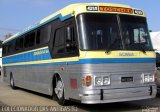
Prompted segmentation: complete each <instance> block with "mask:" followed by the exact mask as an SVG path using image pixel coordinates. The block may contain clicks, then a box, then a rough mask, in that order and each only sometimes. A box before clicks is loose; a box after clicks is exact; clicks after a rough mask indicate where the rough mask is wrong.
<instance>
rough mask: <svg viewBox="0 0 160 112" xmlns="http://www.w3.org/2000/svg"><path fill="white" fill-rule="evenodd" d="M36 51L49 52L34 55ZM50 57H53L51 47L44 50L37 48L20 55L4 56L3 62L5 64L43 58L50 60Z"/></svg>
mask: <svg viewBox="0 0 160 112" xmlns="http://www.w3.org/2000/svg"><path fill="white" fill-rule="evenodd" d="M35 52H47V53H44V54H40V55H34V53H35ZM49 59H51V55H50V53H49V49H48V48H45V49H42V50H36V51H32V52H27V53H23V54H18V55H14V56H10V57H4V58H3V60H2V62H3V64H11V63H20V62H30V61H41V60H49Z"/></svg>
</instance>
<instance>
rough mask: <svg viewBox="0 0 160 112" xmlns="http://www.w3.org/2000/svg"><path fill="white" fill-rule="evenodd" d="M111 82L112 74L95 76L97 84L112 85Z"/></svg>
mask: <svg viewBox="0 0 160 112" xmlns="http://www.w3.org/2000/svg"><path fill="white" fill-rule="evenodd" d="M110 84H111V80H110V76H98V77H95V86H102V85H110Z"/></svg>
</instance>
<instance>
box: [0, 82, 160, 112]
mask: <svg viewBox="0 0 160 112" xmlns="http://www.w3.org/2000/svg"><path fill="white" fill-rule="evenodd" d="M20 107H24V108H25V107H30V108H29V109H28V110H27V112H31V110H32V111H34V112H35V111H36V112H37V111H41V112H43V111H44V112H45V111H56V112H57V111H65V112H66V111H72V112H75V111H78V112H100V111H101V112H160V97H157V98H155V99H150V100H142V101H133V102H123V103H108V104H95V105H85V104H79V103H75V102H70V103H69V104H68V106H64V107H62V106H60V105H58V104H57V102H56V101H54V100H53V99H52V98H51V97H50V96H46V95H43V94H39V93H35V92H32V91H28V90H24V89H20V88H18V89H16V90H12V89H11V87H10V86H9V84H6V83H4V82H3V81H1V79H0V112H10V111H14V112H20V111H21V110H22V111H23V112H24V111H25V110H23V109H22V108H20ZM31 107H32V108H31ZM35 108H36V109H37V110H36V109H35ZM34 109H35V110H34Z"/></svg>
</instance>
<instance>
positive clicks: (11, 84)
mask: <svg viewBox="0 0 160 112" xmlns="http://www.w3.org/2000/svg"><path fill="white" fill-rule="evenodd" d="M11 86H13V78H12V77H11Z"/></svg>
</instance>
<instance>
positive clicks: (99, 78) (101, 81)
mask: <svg viewBox="0 0 160 112" xmlns="http://www.w3.org/2000/svg"><path fill="white" fill-rule="evenodd" d="M95 85H96V86H101V85H103V79H102V77H95Z"/></svg>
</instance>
